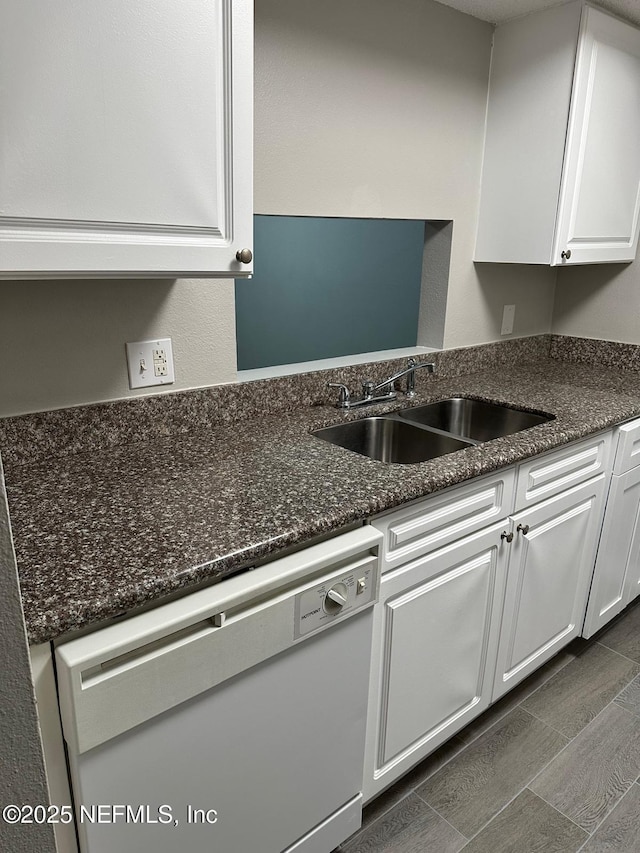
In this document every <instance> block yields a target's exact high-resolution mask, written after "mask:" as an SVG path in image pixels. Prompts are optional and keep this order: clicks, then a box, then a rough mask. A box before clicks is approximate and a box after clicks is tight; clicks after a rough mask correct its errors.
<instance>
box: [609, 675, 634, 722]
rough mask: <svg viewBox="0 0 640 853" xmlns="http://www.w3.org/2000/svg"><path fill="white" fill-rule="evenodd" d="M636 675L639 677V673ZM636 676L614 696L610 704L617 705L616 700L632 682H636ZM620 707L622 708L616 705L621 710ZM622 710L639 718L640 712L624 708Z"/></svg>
mask: <svg viewBox="0 0 640 853" xmlns="http://www.w3.org/2000/svg"><path fill="white" fill-rule="evenodd" d="M638 675H640V673H638ZM638 675H636V676H634V677H633V678H632V679H631V681H630V682H629V683H628V684H625V686H624V687H623V688H622V690H621V691H620V692H619V693H616V695H615V696H614V697H613V699H612V700H611V702H612V703H615V704H616V705H618V702H617V700H618V699H619V698H620V696H621V695H622V694H623V693H624V691H625V690H626V689H627V688H628V687H630V686H631V685H632V684H633V682H634V681H635V680H636V678H638ZM622 707H623V706H622V705H618V708H622ZM624 710H625V711H630V712H631V713H632V714H635V715H636V717H640V711H631V709H630V708H625V709H624Z"/></svg>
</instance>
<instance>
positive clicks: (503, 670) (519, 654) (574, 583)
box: [493, 474, 607, 700]
mask: <svg viewBox="0 0 640 853" xmlns="http://www.w3.org/2000/svg"><path fill="white" fill-rule="evenodd" d="M606 481H607V478H606V475H605V474H600V475H598V476H597V477H594V478H592V479H591V480H588V481H587V482H586V483H583V484H581V485H579V486H575V487H574V488H572V489H568V490H566V491H564V492H561V493H560V494H558V495H555V496H554V497H552V498H549V499H548V500H546V501H543V502H542V503H539V504H537V505H536V506H533V507H531V508H528V509H526V510H524V511H523V512H520V513H517V514H516V515H514V516H513V518H512V519H511V527H510V533H512V534H513V540H512V541H511V543H510V546H509V547H510V554H509V567H508V580H507V587H506V595H505V601H504V616H503V622H502V629H501V632H500V646H499V649H498V663H497V667H496V678H495V686H494V692H493V699H494V700H495V699H498V698H499V697H500V696H502V695H503V694H504V693H506V692H507V691H508V690H510V689H511V688H512V687H513V686H514V685H516V684H517V683H518V682H519V681H521V680H522V679H523V678H525V677H526V676H527V675H529V674H530V673H532V672H533V671H534V670H535V669H537V668H538V667H539V666H541V665H542V664H543V663H544V662H545V661H547V660H549V658H551V657H553V655H555V654H556V653H557V652H558V651H559V650H560V649H561V648H562V647H563V646H565V645H566V644H567V643H568V642H569V641H570V640H572V639H573V638H574V637H577V636H578V635H579V634H580V632H581V629H582V621H583V618H584V612H585V607H586V602H587V596H588V594H589V586H590V583H591V576H592V573H593V564H594V559H595V552H596V548H597V545H598V538H599V534H600V528H601V523H602V512H603V506H604V496H605V488H606Z"/></svg>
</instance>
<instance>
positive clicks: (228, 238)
mask: <svg viewBox="0 0 640 853" xmlns="http://www.w3.org/2000/svg"><path fill="white" fill-rule="evenodd" d="M4 6H5V8H4V9H3V11H4V12H5V18H6V20H3V27H2V28H1V29H0V115H2V116H3V147H2V152H3V156H2V158H0V198H1V199H2V207H1V209H0V256H1V257H2V270H1V272H0V274H1V275H4V276H5V277H6V276H9V277H21V276H24V277H39V276H41V277H47V276H53V275H56V274H62V273H66V274H67V275H71V276H73V275H83V274H95V275H114V274H116V275H117V274H131V275H136V274H142V273H143V272H161V273H162V272H164V273H179V272H190V273H193V274H198V273H200V274H202V273H208V274H212V273H213V272H214V271H216V270H218V271H219V272H221V273H225V272H227V273H229V272H231V271H233V270H237V272H238V274H240V275H242V274H243V273H246V272H247V268H246V267H242V268H241V265H240V264H239V263H238V262H237V261H236V259H235V246H234V241H235V240H237V241H238V243H240V241H242V245H239V246H238V248H241V247H243V246H248V247H250V246H251V245H252V240H251V233H252V219H251V207H252V204H251V187H252V182H251V175H250V172H251V134H252V127H251V118H250V115H251V71H250V69H251V13H250V6H249V5H248V4H247V2H246V0H239V2H236V0H234V2H233V3H232V2H231V0H185V2H183V3H179V4H176V3H175V2H172V0H156V2H154V3H145V4H139V3H128V2H125V0H111V2H109V3H103V4H100V3H83V2H81V0H60V2H56V3H49V2H45V0H23V2H20V3H8V4H4ZM3 83H4V84H5V85H2V84H3ZM232 249H233V251H232Z"/></svg>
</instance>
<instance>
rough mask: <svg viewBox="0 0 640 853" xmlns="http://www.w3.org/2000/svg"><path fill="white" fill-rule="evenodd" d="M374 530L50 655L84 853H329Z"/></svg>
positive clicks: (353, 757) (373, 590)
mask: <svg viewBox="0 0 640 853" xmlns="http://www.w3.org/2000/svg"><path fill="white" fill-rule="evenodd" d="M379 541H380V535H379V534H378V532H377V531H374V530H373V529H372V528H361V529H359V530H355V531H351V532H350V533H347V534H343V535H341V536H339V537H336V538H335V539H332V540H329V541H327V542H323V543H321V544H319V545H314V546H311V547H310V548H307V549H305V550H304V551H300V552H298V553H296V554H293V555H290V556H288V557H285V558H282V559H280V560H277V561H274V563H271V564H269V565H267V566H264V567H262V568H259V569H257V570H255V571H253V572H248V573H245V574H244V575H241V576H238V577H236V578H232V579H230V580H228V581H225V582H223V583H221V584H218V585H217V586H214V587H210V588H208V589H206V590H202V591H199V592H196V593H192V594H190V595H188V596H186V597H185V598H183V599H180V600H178V601H175V602H171V603H170V604H167V605H164V606H162V607H158V608H157V609H155V610H153V611H149V612H148V613H144V614H141V615H140V616H136V617H133V618H131V619H129V620H126V621H123V622H122V623H118V624H115V625H113V626H110V627H109V628H105V629H103V630H102V631H98V632H96V633H95V634H91V635H88V636H86V637H81V638H79V639H78V640H74V641H71V642H69V643H67V644H65V645H61V646H60V647H59V648H58V649H57V652H56V655H57V661H58V675H59V690H60V704H61V714H62V720H63V730H64V733H65V740H66V742H67V748H68V754H69V764H70V769H71V777H72V786H73V792H74V800H75V805H76V820H77V826H78V834H79V838H80V846H81V850H82V851H83V853H129V851H132V850H135V851H137V852H138V851H139V853H152V851H153V853H165V851H166V853H169V851H171V853H176V851H180V853H205V851H206V853H282V851H291V853H293V851H295V853H329V851H331V850H333V849H334V848H335V847H336V846H337V845H338V844H339V843H341V842H342V841H343V840H344V839H345V838H346V837H348V836H349V835H350V834H351V833H352V832H355V831H356V829H357V828H358V827H359V825H360V819H361V800H362V796H361V790H362V776H363V757H364V735H365V721H366V710H367V693H368V683H369V668H370V653H371V628H372V605H373V604H374V603H375V600H376V597H377V592H378V585H379V558H378V543H379ZM329 593H331V595H328V594H329ZM336 593H337V595H336Z"/></svg>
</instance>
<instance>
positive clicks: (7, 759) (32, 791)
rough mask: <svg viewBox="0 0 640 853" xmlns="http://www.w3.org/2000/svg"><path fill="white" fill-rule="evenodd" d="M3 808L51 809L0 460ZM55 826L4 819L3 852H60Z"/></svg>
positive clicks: (0, 793)
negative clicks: (57, 848)
mask: <svg viewBox="0 0 640 853" xmlns="http://www.w3.org/2000/svg"><path fill="white" fill-rule="evenodd" d="M0 602H2V612H1V613H0V807H4V806H5V805H9V804H14V803H15V804H16V805H22V804H30V805H33V806H35V805H38V804H42V805H46V804H47V803H48V802H49V794H48V791H47V784H46V779H45V772H44V759H43V757H42V744H41V742H40V729H39V727H38V719H37V714H36V706H35V697H34V694H33V685H32V682H31V670H30V667H29V658H28V649H27V638H26V635H25V629H24V619H23V615H22V605H21V603H20V590H19V587H18V575H17V571H16V561H15V556H14V552H13V541H12V539H11V530H10V527H9V513H8V509H7V499H6V492H5V487H4V474H3V470H2V460H0ZM55 849H56V848H55V843H54V840H53V831H52V827H51V826H50V825H47V824H31V825H22V826H21V825H10V824H7V823H6V822H4V821H3V820H1V819H0V850H3V851H6V853H34V851H38V853H55Z"/></svg>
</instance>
